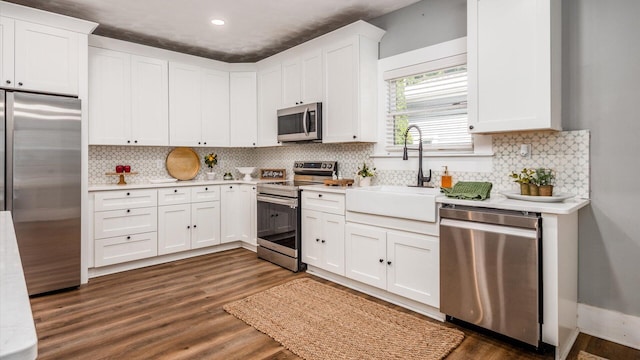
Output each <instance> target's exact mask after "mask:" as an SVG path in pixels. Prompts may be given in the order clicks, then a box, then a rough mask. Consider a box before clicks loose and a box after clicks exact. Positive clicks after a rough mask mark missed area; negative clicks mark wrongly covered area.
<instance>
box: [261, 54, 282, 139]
mask: <svg viewBox="0 0 640 360" xmlns="http://www.w3.org/2000/svg"><path fill="white" fill-rule="evenodd" d="M280 69H281V68H280V65H279V64H278V65H277V66H274V67H272V68H269V69H266V70H261V71H260V72H258V146H276V145H279V143H278V117H277V112H278V109H279V108H281V107H282V75H281V70H280Z"/></svg>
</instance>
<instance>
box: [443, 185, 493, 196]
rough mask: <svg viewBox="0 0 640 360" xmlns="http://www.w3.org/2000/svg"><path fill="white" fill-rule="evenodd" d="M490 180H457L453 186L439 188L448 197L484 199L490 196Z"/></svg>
mask: <svg viewBox="0 0 640 360" xmlns="http://www.w3.org/2000/svg"><path fill="white" fill-rule="evenodd" d="M492 187H493V184H492V183H490V182H480V181H478V182H473V181H458V182H457V183H456V184H455V185H453V188H451V189H447V188H441V189H440V190H441V191H442V192H443V193H444V194H445V195H447V197H450V198H456V199H464V200H485V199H488V198H489V197H490V196H491V188H492Z"/></svg>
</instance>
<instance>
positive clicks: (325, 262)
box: [302, 190, 345, 276]
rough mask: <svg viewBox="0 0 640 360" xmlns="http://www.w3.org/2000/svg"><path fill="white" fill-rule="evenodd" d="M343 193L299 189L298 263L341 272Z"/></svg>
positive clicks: (342, 261)
mask: <svg viewBox="0 0 640 360" xmlns="http://www.w3.org/2000/svg"><path fill="white" fill-rule="evenodd" d="M344 197H345V196H344V195H343V194H335V193H327V192H316V191H309V190H304V191H303V192H302V262H304V263H306V264H307V265H312V266H316V267H318V268H320V269H323V270H327V271H330V272H332V273H334V274H338V275H342V276H344V275H345V252H344V230H345V216H344V212H345V207H344V204H345V203H344Z"/></svg>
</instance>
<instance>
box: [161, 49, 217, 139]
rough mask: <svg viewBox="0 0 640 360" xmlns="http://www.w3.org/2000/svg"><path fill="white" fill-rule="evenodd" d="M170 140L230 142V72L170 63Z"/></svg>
mask: <svg viewBox="0 0 640 360" xmlns="http://www.w3.org/2000/svg"><path fill="white" fill-rule="evenodd" d="M169 84H170V85H169V109H170V110H169V119H170V121H169V123H170V134H169V139H170V141H169V143H170V145H172V146H228V145H229V73H228V72H226V71H219V70H214V69H206V68H201V67H197V66H192V65H187V64H180V63H174V62H172V63H171V64H169Z"/></svg>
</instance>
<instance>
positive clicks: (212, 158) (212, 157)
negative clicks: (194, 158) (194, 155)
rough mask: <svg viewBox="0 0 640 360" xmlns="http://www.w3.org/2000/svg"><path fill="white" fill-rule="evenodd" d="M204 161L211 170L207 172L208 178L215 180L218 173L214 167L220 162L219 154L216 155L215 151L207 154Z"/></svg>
mask: <svg viewBox="0 0 640 360" xmlns="http://www.w3.org/2000/svg"><path fill="white" fill-rule="evenodd" d="M204 163H205V164H206V165H207V167H208V168H209V171H207V173H206V175H207V179H208V180H214V179H215V178H216V173H214V172H213V167H214V165H216V164H217V163H218V155H216V154H214V153H211V154H207V155H206V156H205V157H204Z"/></svg>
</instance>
